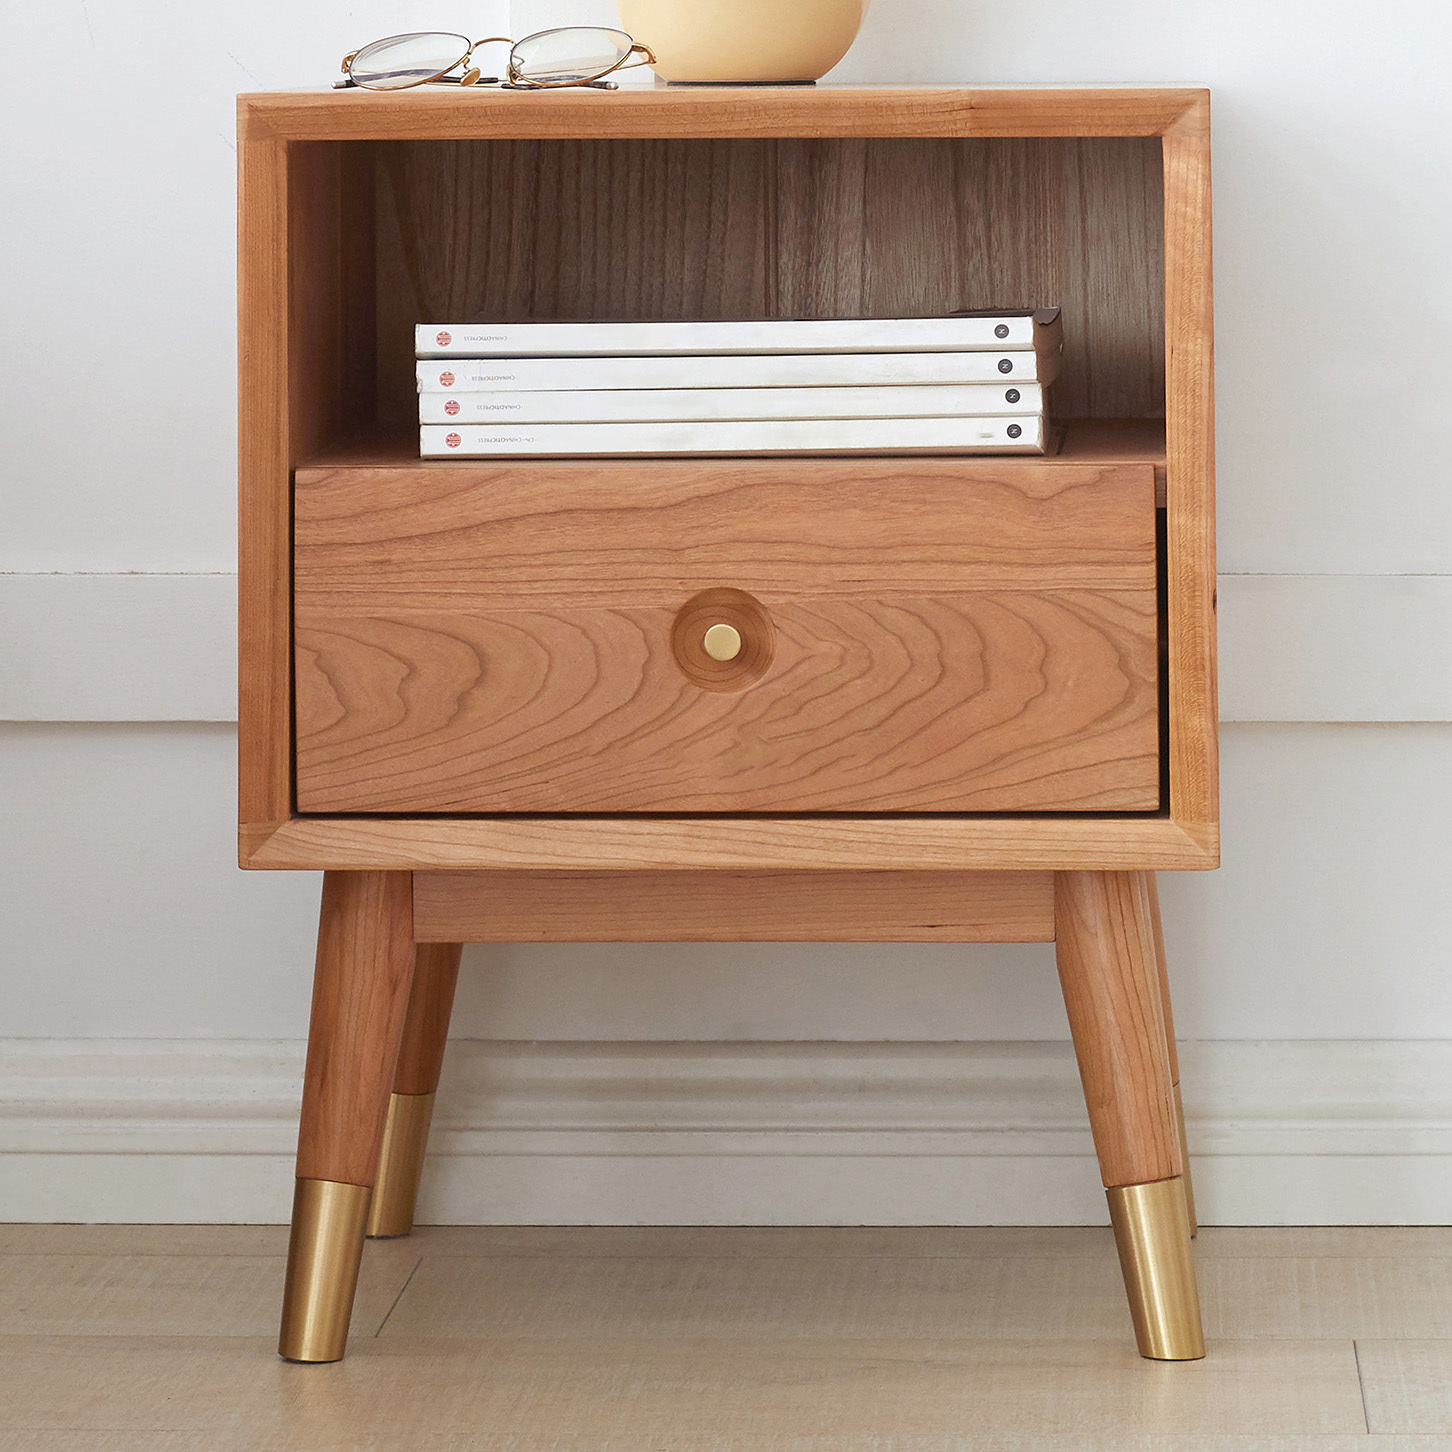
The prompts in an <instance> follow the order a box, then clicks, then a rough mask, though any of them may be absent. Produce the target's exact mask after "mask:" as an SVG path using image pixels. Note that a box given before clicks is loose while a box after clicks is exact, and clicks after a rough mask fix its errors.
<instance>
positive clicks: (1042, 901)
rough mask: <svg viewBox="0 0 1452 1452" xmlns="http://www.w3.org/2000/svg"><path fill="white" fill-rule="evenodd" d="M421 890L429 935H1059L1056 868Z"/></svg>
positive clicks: (949, 938) (440, 876)
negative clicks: (1053, 870) (1049, 870)
mask: <svg viewBox="0 0 1452 1452" xmlns="http://www.w3.org/2000/svg"><path fill="white" fill-rule="evenodd" d="M413 892H414V934H415V936H416V937H418V938H419V939H421V940H425V941H426V940H428V939H433V938H438V939H442V940H444V941H450V940H454V939H457V940H460V941H463V942H468V943H577V942H580V943H611V942H615V943H672V942H674V943H727V942H735V943H752V942H781V943H794V942H807V943H809V942H836V943H857V942H865V943H1046V942H1049V941H1050V940H1051V939H1052V938H1053V935H1054V891H1053V877H1052V875H1051V874H1049V873H1047V872H893V873H887V872H712V873H704V874H703V873H699V872H688V871H682V872H630V873H619V872H572V873H554V872H552V873H542V872H487V873H480V872H468V873H464V872H453V873H443V872H420V873H416V874H415V875H414V887H413ZM420 952H422V947H421V948H420ZM418 1092H422V1091H418Z"/></svg>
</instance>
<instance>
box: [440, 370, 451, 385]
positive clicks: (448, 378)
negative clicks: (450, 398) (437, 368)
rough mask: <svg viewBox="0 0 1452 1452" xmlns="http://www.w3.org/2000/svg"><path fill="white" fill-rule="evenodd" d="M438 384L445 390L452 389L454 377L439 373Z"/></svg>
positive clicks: (449, 374)
mask: <svg viewBox="0 0 1452 1452" xmlns="http://www.w3.org/2000/svg"><path fill="white" fill-rule="evenodd" d="M439 382H440V383H441V384H443V386H444V387H445V388H452V387H453V386H454V375H453V374H452V373H440V374H439Z"/></svg>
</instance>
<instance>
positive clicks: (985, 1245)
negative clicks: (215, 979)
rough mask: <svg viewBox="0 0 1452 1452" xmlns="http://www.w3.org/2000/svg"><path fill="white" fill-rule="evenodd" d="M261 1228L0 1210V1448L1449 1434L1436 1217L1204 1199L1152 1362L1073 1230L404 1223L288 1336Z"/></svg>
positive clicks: (1186, 1450) (584, 1447)
mask: <svg viewBox="0 0 1452 1452" xmlns="http://www.w3.org/2000/svg"><path fill="white" fill-rule="evenodd" d="M285 1247H286V1231H285V1230H284V1229H282V1228H280V1227H256V1228H250V1227H244V1228H236V1227H183V1226H154V1227H145V1226H141V1227H138V1226H127V1227H115V1226H113V1227H106V1226H94V1227H86V1226H0V1452H182V1449H193V1448H198V1449H206V1452H240V1449H247V1452H332V1449H340V1452H341V1449H348V1452H466V1449H474V1448H480V1449H489V1452H708V1449H709V1452H1251V1449H1257V1452H1394V1449H1395V1452H1412V1449H1416V1452H1432V1449H1439V1452H1452V1230H1441V1229H1406V1230H1214V1229H1210V1230H1206V1231H1204V1232H1203V1233H1202V1235H1201V1237H1200V1241H1199V1250H1198V1252H1197V1255H1198V1261H1199V1269H1200V1278H1201V1282H1200V1283H1201V1288H1202V1293H1203V1296H1204V1300H1205V1314H1206V1330H1207V1332H1208V1334H1209V1336H1210V1338H1211V1344H1210V1355H1209V1357H1208V1358H1207V1359H1206V1360H1205V1361H1203V1362H1199V1363H1193V1364H1186V1365H1178V1366H1176V1365H1161V1364H1156V1363H1151V1362H1145V1361H1141V1360H1140V1359H1139V1357H1137V1356H1136V1355H1135V1354H1134V1350H1133V1343H1132V1340H1131V1337H1130V1332H1129V1325H1128V1314H1127V1312H1126V1310H1125V1307H1124V1299H1123V1294H1122V1292H1121V1289H1120V1285H1119V1275H1118V1267H1117V1264H1116V1261H1115V1257H1114V1250H1113V1245H1112V1242H1111V1240H1110V1238H1109V1233H1108V1231H1103V1230H950V1229H944V1230H871V1229H868V1230H625V1229H620V1230H497V1229H496V1230H489V1229H438V1230H423V1231H420V1232H418V1233H417V1234H416V1235H415V1236H414V1237H413V1238H411V1239H408V1240H398V1241H390V1242H373V1243H370V1245H369V1247H368V1251H367V1253H366V1255H365V1258H364V1270H363V1278H362V1283H361V1286H360V1289H359V1296H358V1304H357V1307H356V1310H355V1312H354V1317H353V1342H352V1346H351V1347H350V1350H349V1356H348V1359H347V1360H346V1361H345V1362H343V1363H341V1364H339V1365H336V1366H317V1367H299V1366H288V1365H286V1364H284V1363H282V1362H280V1361H278V1360H277V1358H276V1356H275V1355H274V1354H273V1348H274V1344H275V1338H276V1329H277V1310H278V1303H279V1298H280V1292H281V1280H282V1257H283V1253H284V1250H285Z"/></svg>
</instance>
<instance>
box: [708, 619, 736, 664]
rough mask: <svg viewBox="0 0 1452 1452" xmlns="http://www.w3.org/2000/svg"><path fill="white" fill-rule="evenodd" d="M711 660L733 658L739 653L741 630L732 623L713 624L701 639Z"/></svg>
mask: <svg viewBox="0 0 1452 1452" xmlns="http://www.w3.org/2000/svg"><path fill="white" fill-rule="evenodd" d="M701 644H702V645H704V646H705V648H706V654H707V655H709V656H710V657H711V659H712V660H735V659H736V657H737V656H738V655H740V654H741V632H740V631H739V630H737V628H736V627H735V626H734V625H726V624H724V623H719V624H716V625H713V626H712V627H711V628H710V629H709V630H708V631H707V632H706V634H705V637H704V638H703V639H702V642H701Z"/></svg>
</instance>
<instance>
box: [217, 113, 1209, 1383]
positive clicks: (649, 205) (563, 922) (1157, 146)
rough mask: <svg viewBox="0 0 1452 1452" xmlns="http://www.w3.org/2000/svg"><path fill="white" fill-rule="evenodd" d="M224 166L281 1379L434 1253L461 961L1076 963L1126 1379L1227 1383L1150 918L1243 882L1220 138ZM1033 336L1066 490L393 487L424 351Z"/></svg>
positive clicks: (1093, 126) (271, 124)
mask: <svg viewBox="0 0 1452 1452" xmlns="http://www.w3.org/2000/svg"><path fill="white" fill-rule="evenodd" d="M239 129H240V137H241V162H240V166H241V220H240V261H241V311H240V330H241V345H240V347H241V441H240V448H241V459H240V476H241V491H242V501H241V592H242V602H241V802H240V815H241V860H242V864H243V866H245V867H251V868H282V869H324V870H325V871H326V873H327V876H326V878H325V883H324V889H323V903H322V914H321V922H320V928H319V945H318V958H317V971H316V978H315V987H314V997H313V1015H312V1030H311V1037H310V1040H309V1048H308V1065H307V1078H306V1086H305V1089H304V1095H303V1108H302V1133H301V1138H300V1142H299V1149H298V1177H299V1178H298V1194H297V1201H296V1207H295V1212H294V1221H293V1239H292V1245H291V1250H290V1253H289V1265H288V1290H287V1300H286V1305H285V1308H284V1313H283V1334H282V1344H281V1350H282V1354H283V1355H284V1356H287V1357H289V1358H291V1359H294V1360H299V1361H329V1360H336V1359H337V1358H338V1357H340V1356H341V1355H342V1354H343V1349H344V1345H345V1342H346V1336H347V1323H348V1316H349V1312H350V1310H351V1304H352V1295H353V1286H354V1282H355V1279H356V1275H357V1269H358V1262H359V1256H360V1254H361V1251H362V1246H363V1240H364V1236H365V1233H367V1232H368V1230H369V1216H370V1200H371V1201H372V1205H371V1210H372V1223H371V1229H372V1233H377V1234H404V1233H407V1231H408V1229H409V1228H410V1227H411V1223H412V1209H413V1197H414V1190H415V1187H416V1184H417V1177H418V1170H419V1166H420V1163H421V1161H422V1158H423V1152H424V1143H425V1138H426V1135H427V1129H428V1118H429V1112H430V1109H431V1106H432V1096H433V1091H434V1088H435V1085H436V1084H437V1080H438V1066H439V1061H440V1059H441V1056H442V1053H443V1045H444V1037H445V1035H446V1033H447V1028H448V1016H449V1007H450V1004H451V1001H452V996H453V986H454V977H455V974H456V972H457V969H458V961H459V944H461V943H464V942H487V941H548V942H563V941H570V940H587V941H588V940H605V939H617V940H626V941H640V940H651V939H655V940H691V939H697V940H703V939H704V940H717V939H735V940H781V941H788V940H812V939H822V940H828V941H846V940H898V941H918V942H921V941H955V942H975V941H994V940H1002V941H1048V940H1050V939H1054V940H1056V942H1057V944H1058V956H1059V967H1060V975H1061V978H1062V980H1063V986H1064V996H1065V1001H1066V1003H1067V1005H1068V1010H1069V1019H1070V1025H1071V1028H1072V1031H1073V1035H1074V1041H1075V1045H1076V1048H1077V1051H1078V1055H1079V1063H1080V1068H1081V1071H1082V1074H1083V1078H1084V1086H1085V1095H1086V1099H1087V1101H1088V1105H1089V1116H1090V1122H1091V1125H1092V1128H1093V1131H1094V1141H1095V1146H1096V1149H1097V1151H1098V1154H1099V1158H1100V1163H1101V1168H1102V1170H1103V1177H1104V1183H1105V1185H1106V1187H1107V1188H1108V1194H1109V1200H1110V1209H1111V1212H1112V1216H1113V1219H1114V1223H1115V1229H1116V1235H1117V1238H1118V1243H1119V1247H1120V1256H1121V1261H1122V1263H1123V1267H1124V1272H1125V1278H1126V1284H1127V1287H1128V1291H1129V1299H1130V1305H1131V1310H1132V1312H1133V1314H1134V1322H1135V1329H1136V1333H1137V1337H1138V1341H1139V1346H1140V1350H1141V1352H1143V1354H1145V1355H1146V1356H1154V1357H1159V1358H1164V1359H1172V1360H1179V1359H1187V1358H1193V1357H1196V1356H1199V1355H1201V1354H1203V1345H1202V1342H1201V1336H1200V1320H1199V1310H1198V1303H1197V1300H1196V1292H1195V1281H1194V1273H1193V1269H1192V1266H1191V1261H1190V1254H1189V1240H1190V1235H1191V1225H1192V1216H1193V1212H1192V1211H1190V1210H1189V1209H1188V1205H1187V1194H1186V1192H1187V1190H1188V1178H1187V1177H1186V1175H1185V1159H1184V1150H1183V1119H1182V1116H1181V1115H1180V1113H1179V1111H1178V1108H1177V1099H1178V1091H1177V1080H1178V1073H1177V1070H1176V1068H1175V1060H1174V1038H1173V1031H1172V1029H1171V1027H1170V1012H1169V1001H1168V996H1167V989H1166V985H1165V978H1164V970H1163V950H1162V948H1161V947H1160V934H1159V923H1158V907H1157V904H1156V900H1155V892H1154V877H1153V874H1154V873H1155V872H1156V871H1159V870H1185V869H1200V868H1209V867H1213V866H1215V865H1216V860H1217V852H1218V809H1217V801H1216V775H1215V773H1216V738H1215V730H1216V711H1215V658H1214V638H1215V633H1214V608H1215V606H1214V588H1215V568H1214V545H1213V494H1212V457H1213V455H1212V450H1213V445H1212V408H1211V329H1210V184H1209V102H1208V97H1207V96H1206V94H1205V93H1204V92H1202V91H1188V90H1083V91H1081V90H1068V89H1063V90H1059V89H1055V90H1016V89H998V90H941V89H907V88H903V89H861V88H837V87H817V88H813V89H805V88H785V87H784V88H781V89H770V88H760V89H756V88H730V89H726V88H722V89H692V90H674V89H666V88H663V87H661V88H656V89H650V90H639V91H632V90H622V91H620V92H617V93H614V94H608V93H598V92H590V91H567V92H559V93H541V94H528V93H479V94H470V93H467V92H459V91H453V92H445V91H443V90H440V91H431V90H429V89H428V88H424V89H420V90H414V91H409V92H406V93H403V94H397V95H393V96H389V95H383V94H369V93H362V92H350V93H345V94H332V93H322V94H312V93H307V94H288V95H260V96H245V97H242V98H241V100H240V103H239ZM1004 304H1015V305H1019V304H1022V305H1049V304H1057V305H1060V306H1062V307H1063V309H1064V314H1065V320H1066V339H1067V346H1066V356H1065V369H1064V376H1063V378H1062V380H1061V382H1060V383H1059V384H1058V385H1056V390H1055V393H1056V396H1055V409H1056V413H1057V416H1058V417H1059V418H1060V419H1062V420H1066V421H1067V422H1066V426H1065V429H1064V433H1063V438H1062V445H1061V447H1060V448H1059V450H1058V452H1057V453H1055V454H1054V455H1052V456H1049V457H1044V458H962V459H942V458H938V459H889V458H876V459H833V458H792V459H778V460H731V459H715V460H705V461H684V460H667V459H657V460H641V461H630V462H621V461H616V462H608V463H607V462H581V461H572V462H561V461H554V462H549V461H546V462H535V463H524V464H488V463H480V462H477V461H475V462H466V461H458V462H454V461H449V462H422V461H420V460H419V459H418V458H417V449H416V445H415V441H414V437H413V433H412V422H413V419H414V416H415V415H414V410H415V398H414V393H413V375H412V347H411V338H412V332H411V330H412V325H413V323H414V322H415V321H418V320H424V321H434V320H442V319H449V320H455V319H458V320H467V319H471V318H480V319H482V318H498V319H549V318H615V319H630V318H640V319H653V318H668V319H690V318H717V317H771V316H853V315H867V316H873V315H876V316H893V315H898V316H902V315H913V314H933V313H941V312H947V311H951V310H953V309H955V308H965V307H966V308H972V307H988V306H1001V305H1004ZM713 624H729V625H731V626H732V627H733V628H735V629H736V630H737V632H738V633H739V635H740V637H741V640H742V649H741V650H740V652H739V653H738V654H737V655H736V656H735V657H734V659H733V660H731V661H727V662H719V661H715V660H713V659H712V658H711V657H710V655H709V654H708V653H707V652H706V651H705V650H704V649H703V646H702V641H703V638H704V633H705V631H706V630H707V629H708V628H709V627H710V626H712V625H713ZM385 1126H386V1129H387V1133H386V1139H385ZM380 1156H381V1160H382V1167H381V1168H380ZM375 1183H376V1185H377V1191H376V1194H375V1193H374V1188H373V1187H374V1186H375Z"/></svg>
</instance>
